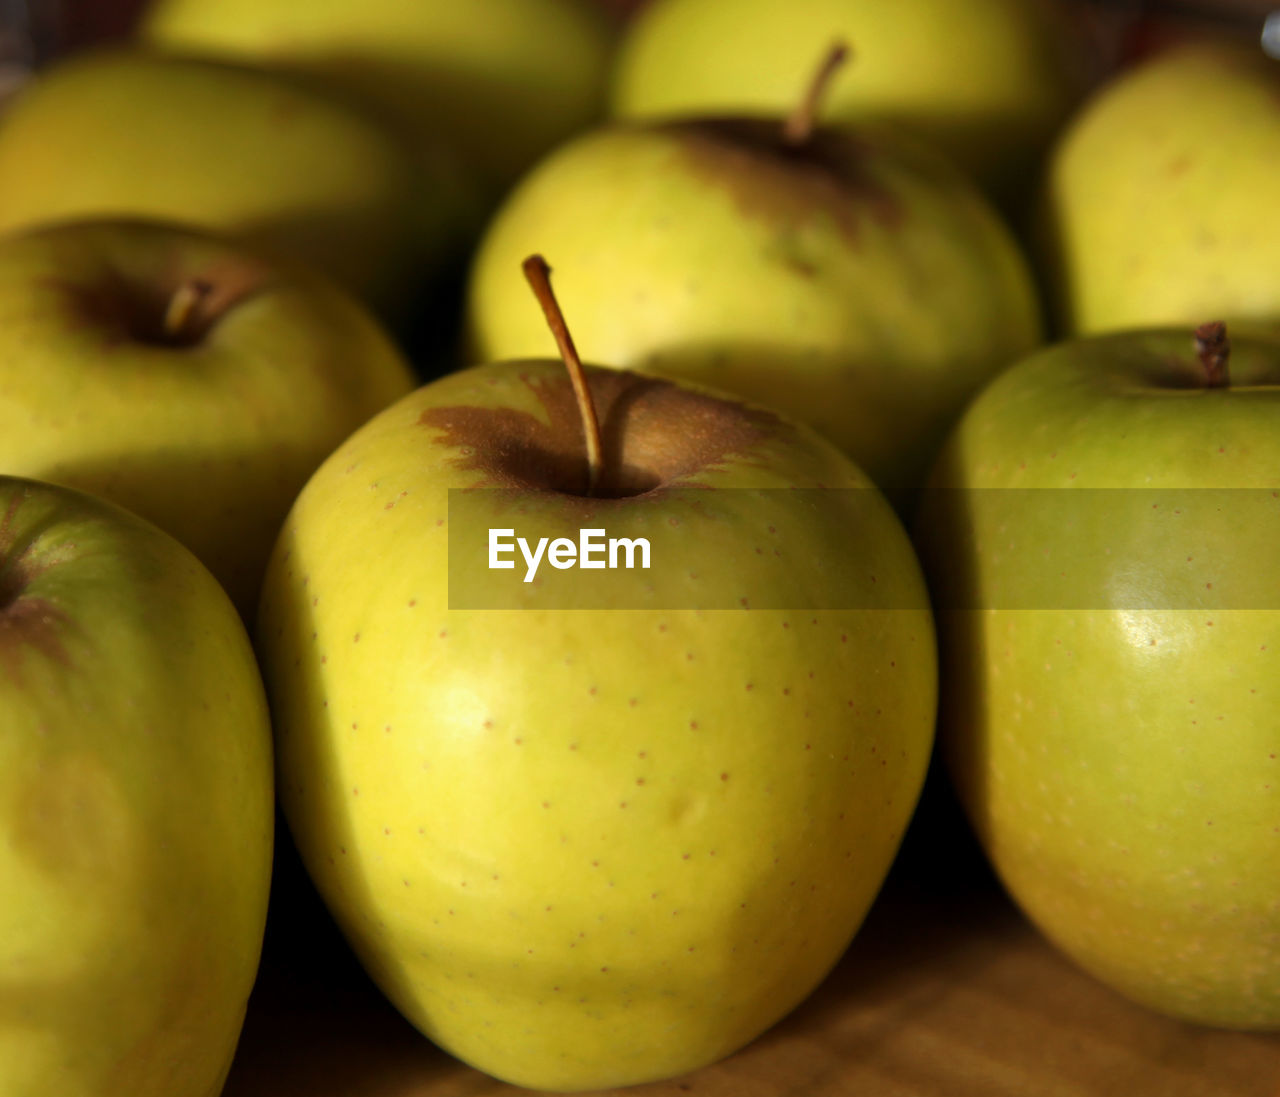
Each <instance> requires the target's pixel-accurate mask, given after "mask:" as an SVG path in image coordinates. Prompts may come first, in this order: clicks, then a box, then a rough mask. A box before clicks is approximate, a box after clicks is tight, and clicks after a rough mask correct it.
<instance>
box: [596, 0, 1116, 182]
mask: <svg viewBox="0 0 1280 1097" xmlns="http://www.w3.org/2000/svg"><path fill="white" fill-rule="evenodd" d="M835 39H843V40H845V41H847V42H848V43H849V46H850V48H851V49H852V51H853V55H854V57H853V61H852V63H851V64H850V66H849V72H848V73H847V75H846V76H845V77H842V78H841V79H840V81H838V82H837V83H836V84H835V85H833V86H832V88H831V91H830V94H829V97H828V99H827V103H826V109H825V117H826V118H827V119H828V120H829V121H830V122H832V123H833V124H854V125H860V124H862V123H865V122H868V121H874V122H878V123H888V124H891V125H893V126H900V127H902V128H903V129H906V130H909V131H910V132H911V133H913V134H914V135H915V136H916V137H917V138H919V139H921V140H923V141H926V142H928V143H929V144H931V145H935V146H936V147H937V148H939V149H941V150H943V151H944V152H945V153H946V154H947V155H948V156H950V157H951V158H953V159H954V160H955V162H956V163H957V164H960V165H961V166H962V167H964V168H965V169H966V170H968V171H969V172H970V173H971V174H973V176H974V177H975V178H976V179H978V180H979V181H980V182H982V183H983V185H984V186H985V187H986V188H987V189H988V191H989V192H990V193H991V194H992V195H993V196H995V197H997V198H998V199H999V200H1001V201H1002V202H1004V201H1015V200H1016V199H1017V197H1018V196H1019V195H1021V194H1023V193H1024V192H1025V190H1026V183H1027V180H1028V178H1030V177H1032V176H1033V174H1034V172H1035V171H1036V169H1037V167H1038V164H1039V158H1040V156H1041V155H1042V153H1043V151H1044V149H1045V147H1046V146H1047V145H1048V144H1049V142H1050V140H1051V139H1052V137H1053V135H1054V133H1055V132H1056V130H1057V128H1058V127H1059V126H1060V125H1061V124H1062V122H1063V121H1064V120H1065V119H1066V118H1067V116H1068V115H1069V114H1070V112H1071V110H1072V108H1073V107H1074V106H1075V104H1076V103H1077V102H1078V101H1079V99H1080V98H1081V96H1082V95H1083V93H1084V90H1085V88H1086V87H1087V86H1088V79H1089V76H1090V69H1091V60H1090V59H1089V58H1088V57H1087V54H1086V51H1085V50H1084V48H1083V46H1082V43H1081V41H1080V39H1079V36H1078V34H1076V33H1075V32H1074V31H1073V30H1072V27H1071V25H1070V24H1069V23H1068V22H1067V21H1066V19H1065V18H1064V17H1063V13H1062V12H1060V11H1054V10H1053V8H1052V6H1051V5H1050V4H1047V3H1040V2H1038V0H1032V2H1027V0H970V2H968V3H964V4H957V3H955V2H954V0H894V3H891V4H887V3H883V2H882V0H793V2H792V3H787V4H779V3H776V2H775V0H654V2H653V3H650V4H647V5H646V6H645V7H644V8H643V9H642V10H641V11H640V12H639V13H638V14H637V16H636V17H635V19H634V21H633V23H632V24H631V27H630V29H629V31H628V33H627V34H626V36H625V37H624V38H623V42H622V46H621V48H620V50H619V54H618V59H617V63H616V65H615V69H614V79H613V84H612V89H611V98H612V110H613V114H614V115H615V116H617V117H622V118H659V117H683V116H689V115H708V114H735V113H765V114H785V113H786V112H788V111H789V110H791V108H792V107H793V106H794V104H795V102H796V100H797V97H798V96H799V94H800V92H801V89H802V88H803V87H804V85H805V82H806V80H807V79H808V77H809V74H810V73H811V72H812V70H813V66H814V63H815V59H816V58H818V57H821V56H822V54H823V53H824V52H825V51H826V50H827V49H828V48H829V47H830V46H831V43H832V41H833V40H835Z"/></svg>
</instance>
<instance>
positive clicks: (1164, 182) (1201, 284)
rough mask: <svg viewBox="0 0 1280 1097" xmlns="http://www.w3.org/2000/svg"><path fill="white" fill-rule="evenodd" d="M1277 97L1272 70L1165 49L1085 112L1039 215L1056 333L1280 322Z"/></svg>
mask: <svg viewBox="0 0 1280 1097" xmlns="http://www.w3.org/2000/svg"><path fill="white" fill-rule="evenodd" d="M1278 97H1280V63H1277V62H1276V61H1274V60H1272V59H1270V58H1268V57H1266V56H1265V55H1264V54H1263V53H1262V52H1261V50H1259V49H1258V48H1257V46H1256V45H1254V46H1252V48H1245V47H1241V46H1233V45H1230V44H1228V43H1227V42H1222V41H1218V42H1212V43H1209V44H1206V43H1195V44H1190V43H1188V44H1183V45H1177V46H1171V47H1169V48H1167V49H1165V50H1164V51H1162V52H1160V53H1158V54H1156V55H1155V56H1153V57H1151V58H1150V59H1148V60H1146V61H1145V62H1144V63H1142V64H1139V65H1137V66H1135V67H1133V68H1130V69H1126V70H1123V71H1122V72H1121V74H1120V75H1119V76H1117V77H1116V78H1115V79H1114V80H1113V81H1112V82H1111V83H1109V84H1108V85H1107V86H1105V87H1104V88H1102V89H1101V90H1100V91H1099V92H1098V93H1097V94H1096V95H1095V96H1094V98H1093V99H1092V100H1091V101H1090V102H1089V103H1088V104H1087V105H1086V106H1085V107H1084V109H1083V110H1082V111H1081V112H1080V114H1079V115H1078V116H1077V117H1076V118H1075V119H1074V120H1073V122H1072V123H1071V125H1070V126H1069V127H1068V129H1067V130H1066V131H1065V132H1064V133H1063V134H1062V136H1061V138H1060V139H1059V141H1058V143H1057V145H1056V147H1055V148H1054V150H1053V153H1052V156H1051V157H1050V160H1049V166H1048V173H1047V178H1046V182H1045V186H1044V192H1043V195H1042V198H1041V203H1040V208H1039V210H1038V213H1037V216H1038V224H1037V227H1036V238H1037V251H1038V257H1039V262H1040V265H1041V267H1042V268H1043V270H1044V272H1045V274H1046V277H1047V280H1048V282H1049V284H1050V286H1051V287H1052V298H1053V302H1054V310H1055V313H1056V320H1057V323H1058V326H1059V328H1060V329H1061V330H1062V331H1063V332H1064V333H1068V334H1094V333H1099V332H1105V331H1117V330H1120V329H1122V328H1134V327H1148V326H1159V325H1175V324H1182V325H1187V326H1194V325H1195V324H1198V323H1201V322H1202V321H1203V320H1204V319H1205V318H1206V317H1212V318H1217V319H1222V320H1226V321H1227V322H1228V323H1231V322H1233V321H1235V322H1248V323H1253V324H1257V323H1266V324H1270V325H1271V326H1272V327H1278V326H1280V232H1277V231H1276V228H1275V218H1274V212H1275V211H1274V206H1275V181H1276V178H1277V177H1278V176H1280V110H1277V109H1276V103H1277V101H1278ZM1233 326H1238V323H1237V324H1233Z"/></svg>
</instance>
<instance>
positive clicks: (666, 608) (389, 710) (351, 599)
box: [258, 361, 935, 1090]
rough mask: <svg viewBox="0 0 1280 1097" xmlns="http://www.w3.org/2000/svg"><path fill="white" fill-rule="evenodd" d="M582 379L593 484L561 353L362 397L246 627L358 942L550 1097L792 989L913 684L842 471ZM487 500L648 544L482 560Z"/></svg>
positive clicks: (833, 458) (904, 745)
mask: <svg viewBox="0 0 1280 1097" xmlns="http://www.w3.org/2000/svg"><path fill="white" fill-rule="evenodd" d="M586 384H587V385H588V386H589V389H590V392H591V393H592V394H593V397H594V400H595V405H596V407H597V409H598V412H599V418H600V422H601V425H602V434H603V443H602V452H603V454H604V463H603V468H604V472H603V475H602V477H601V479H600V482H599V484H598V485H597V489H596V493H595V494H594V495H591V496H588V495H587V494H585V493H586V490H587V484H588V481H587V479H586V477H585V474H584V469H585V467H586V464H587V462H586V461H585V460H584V459H583V456H582V452H583V451H582V446H583V431H582V427H581V424H580V421H579V417H578V410H577V408H576V407H575V405H574V396H573V394H572V391H571V387H570V381H569V378H568V377H567V376H566V375H565V372H564V367H563V366H562V365H561V364H560V363H558V362H547V361H524V362H507V363H498V364H493V365H487V366H482V367H476V368H473V369H468V370H464V371H461V372H459V373H455V374H452V375H450V376H448V377H445V378H443V379H441V380H439V381H436V382H433V383H432V384H430V385H428V386H426V387H424V388H422V389H419V390H418V391H417V392H415V393H413V394H411V395H410V396H408V397H406V398H405V399H403V400H401V401H400V402H398V403H397V404H395V405H393V406H392V407H391V408H389V409H387V410H386V411H385V412H383V413H381V414H379V415H378V416H376V417H375V418H374V419H373V420H371V421H370V422H369V423H368V424H366V426H365V427H363V428H361V429H360V430H359V431H357V432H356V433H355V434H354V435H353V436H352V437H351V438H350V439H349V440H348V441H347V442H346V443H344V444H343V445H342V446H341V447H340V448H339V449H338V450H337V451H336V452H335V453H334V454H333V456H332V457H331V458H330V459H329V460H328V461H327V462H326V463H325V464H324V465H323V466H322V467H321V469H320V470H319V471H317V473H316V475H315V476H314V477H313V478H312V479H311V481H310V482H309V483H308V485H307V487H306V488H305V489H304V490H303V492H302V494H301V495H300V497H299V499H298V501H297V503H296V505H295V507H294V509H293V511H292V513H291V515H290V517H289V519H288V522H287V523H286V525H285V527H284V530H283V532H282V535H281V538H280V541H279V543H278V545H277V548H276V552H275V555H274V556H273V559H272V564H271V568H270V571H269V573H268V578H267V581H266V584H265V586H264V598H263V602H262V610H261V615H260V619H259V632H258V637H259V647H260V651H261V653H262V657H263V660H264V663H263V665H264V668H265V676H266V678H267V680H268V683H269V691H270V695H271V698H272V704H273V711H274V712H275V714H276V718H277V722H278V723H277V726H278V757H279V772H280V774H281V796H282V803H283V805H284V809H285V812H286V814H287V817H288V819H289V823H290V827H291V829H292V831H293V833H294V836H295V838H296V839H297V842H298V846H299V849H300V850H301V853H302V856H303V858H304V860H305V862H306V864H307V867H308V869H309V871H310V872H311V874H312V877H313V878H314V880H315V881H316V884H317V885H318V887H319V889H320V891H321V893H322V894H323V896H324V898H325V899H326V901H327V902H328V904H329V906H330V909H331V910H332V911H333V912H334V914H335V916H336V918H337V920H338V922H339V924H340V925H341V926H342V928H343V930H344V931H345V933H346V934H347V936H348V938H349V939H350V940H351V942H352V943H353V945H354V947H355V949H356V952H357V953H358V955H359V956H360V957H361V959H362V960H363V962H364V964H365V966H366V967H367V969H368V970H369V971H370V973H371V974H372V975H373V977H374V979H375V980H376V981H377V982H378V984H379V985H380V986H381V987H382V989H383V990H384V991H385V992H386V993H387V995H388V996H389V997H390V998H391V1000H392V1001H393V1002H394V1003H395V1004H396V1005H397V1006H398V1007H399V1008H400V1009H401V1010H402V1011H403V1012H404V1014H405V1015H406V1016H407V1017H408V1018H409V1019H410V1020H411V1021H413V1022H414V1024H416V1025H417V1026H418V1027H419V1028H420V1029H421V1030H422V1031H423V1032H424V1033H426V1034H427V1035H428V1036H430V1037H431V1038H432V1039H433V1040H435V1041H436V1042H437V1043H439V1044H440V1045H441V1046H442V1047H444V1048H446V1049H447V1050H449V1051H451V1052H453V1053H454V1054H456V1055H458V1056H459V1057H461V1058H462V1059H464V1060H466V1061H468V1062H470V1063H472V1064H474V1065H475V1066H477V1067H479V1068H480V1069H482V1070H485V1071H487V1072H489V1073H491V1074H494V1075H496V1076H498V1077H500V1078H503V1079H505V1080H507V1081H510V1082H514V1083H516V1084H520V1085H526V1086H535V1087H539V1088H550V1089H561V1090H566V1089H567V1090H580V1089H591V1088H601V1087H609V1086H617V1085H626V1084H631V1083H635V1082H641V1081H645V1080H652V1079H658V1078H665V1077H670V1076H671V1075H674V1074H678V1073H680V1072H683V1071H687V1070H692V1069H694V1068H696V1067H699V1066H702V1065H704V1064H706V1063H709V1062H711V1061H714V1060H716V1059H719V1058H721V1057H723V1056H725V1055H728V1054H730V1053H731V1052H733V1051H734V1050H735V1049H737V1048H738V1047H740V1046H741V1045H743V1044H745V1043H746V1042H747V1041H749V1040H751V1039H752V1038H753V1037H755V1036H756V1035H757V1034H759V1033H760V1032H761V1031H763V1030H764V1029H765V1028H767V1027H768V1026H769V1025H771V1024H772V1023H773V1022H774V1021H776V1020H777V1019H778V1018H780V1017H781V1016H783V1015H784V1014H785V1013H787V1012H788V1011H789V1010H790V1009H791V1008H792V1007H794V1006H795V1005H796V1004H797V1003H798V1002H799V1001H800V1000H801V999H802V998H804V997H805V996H806V995H807V994H808V993H809V992H810V991H811V990H812V989H813V987H814V986H815V985H816V984H817V983H818V981H819V980H820V979H821V978H822V977H823V976H824V975H825V974H826V972H827V971H828V970H829V969H830V968H831V966H832V965H833V964H834V963H835V961H836V960H837V958H838V957H839V956H840V954H841V953H842V951H843V950H844V948H845V946H846V944H847V943H848V941H849V939H850V937H851V936H852V935H853V933H854V932H855V931H856V930H857V928H858V926H859V925H860V923H861V921H862V919H863V916H864V915H865V913H866V911H867V909H868V907H869V905H870V904H871V902H872V900H873V899H874V897H875V895H876V893H877V892H878V890H879V888H880V885H881V883H882V881H883V879H884V876H885V873H886V871H887V869H888V866H889V863H890V861H891V860H892V858H893V856H894V853H895V851H896V849H897V847H898V844H899V842H900V840H901V837H902V834H903V831H904V829H905V826H906V823H907V820H908V819H909V817H910V815H911V812H912V810H913V808H914V806H915V803H916V798H917V796H918V795H919V791H920V786H921V783H922V781H923V777H924V772H925V766H926V762H927V760H928V756H929V752H930V746H931V742H932V729H933V712H934V692H935V665H934V647H933V632H932V620H931V616H930V613H929V609H928V605H927V595H926V593H925V590H924V587H923V584H922V582H921V580H920V576H919V573H918V570H917V563H916V561H915V558H914V555H913V553H912V551H911V548H910V545H909V543H908V542H907V541H906V539H905V537H904V535H903V532H902V530H901V528H900V526H899V525H898V523H897V520H896V518H895V517H894V514H893V512H892V510H891V509H890V508H889V506H888V504H887V503H886V502H885V500H884V499H883V497H882V496H881V495H880V493H879V492H878V491H876V490H875V489H874V488H873V487H872V486H871V484H870V481H868V480H867V478H866V477H865V475H864V474H862V473H861V472H860V471H859V470H858V469H857V468H856V467H855V466H854V465H853V464H852V463H851V462H849V461H848V460H847V459H846V458H844V457H843V456H842V455H841V454H840V453H839V452H838V451H837V450H835V449H834V448H833V447H832V446H830V445H829V444H828V443H826V442H824V441H823V440H821V439H820V438H819V437H818V436H817V435H816V434H814V433H813V432H812V431H809V430H807V429H805V428H802V427H798V426H794V425H792V424H790V423H787V422H785V421H783V420H781V419H779V418H778V417H777V416H775V415H774V414H773V413H771V412H766V411H763V410H760V409H758V408H751V407H747V406H744V405H742V404H740V403H738V402H736V401H734V400H731V399H727V398H724V397H722V396H718V395H714V394H711V393H709V392H707V391H705V390H699V389H694V388H691V387H687V386H680V385H677V384H675V383H673V382H669V381H662V380H657V379H655V378H652V377H644V376H641V375H639V374H634V373H628V372H626V371H619V370H603V369H595V370H591V371H590V372H589V373H588V375H587V382H586ZM491 489H492V490H491ZM513 522H514V524H515V528H516V529H517V530H518V529H521V528H525V526H526V523H527V525H528V527H539V526H541V525H549V526H550V527H553V528H556V529H563V530H572V532H573V536H574V537H578V536H580V534H581V531H582V530H583V529H586V528H588V527H594V526H597V525H598V526H602V527H607V528H608V529H610V530H612V531H616V532H619V533H621V532H622V531H623V530H629V531H631V532H632V533H638V531H640V530H645V531H648V532H649V533H651V534H652V535H653V537H654V538H655V540H654V542H653V549H652V553H653V558H652V562H651V568H649V569H648V570H640V569H639V568H638V567H637V569H636V570H622V569H620V568H619V569H615V570H608V571H593V572H590V573H583V572H581V571H578V572H568V571H563V570H562V571H558V572H555V573H554V574H555V575H559V576H562V577H566V576H574V578H572V579H569V580H567V581H560V582H553V579H552V578H551V577H549V578H547V579H546V581H545V582H542V581H541V577H539V581H537V582H531V583H528V584H526V583H524V582H523V581H522V579H521V573H522V572H525V570H526V569H525V568H524V566H523V565H522V566H521V568H520V569H519V570H506V571H503V570H488V565H486V564H485V562H484V560H485V557H484V549H483V534H484V532H485V530H486V529H487V528H496V527H498V526H503V525H511V524H512V523H513ZM477 533H478V534H480V535H481V537H480V543H479V544H474V543H473V539H472V537H471V536H470V535H472V534H477ZM472 547H474V548H476V549H477V551H475V552H471V551H470V549H471V548H472ZM555 566H556V567H559V566H560V565H558V564H557V565H555ZM545 571H546V573H547V575H548V576H551V575H552V568H551V567H547V568H546V569H545ZM584 574H587V575H589V576H598V577H600V578H599V580H598V581H595V582H590V583H589V582H588V580H587V579H582V580H580V581H579V580H578V579H577V578H576V577H577V576H581V575H584ZM502 577H506V579H507V580H510V581H509V582H506V581H504V580H503V579H502ZM579 582H580V585H579ZM495 596H496V603H495Z"/></svg>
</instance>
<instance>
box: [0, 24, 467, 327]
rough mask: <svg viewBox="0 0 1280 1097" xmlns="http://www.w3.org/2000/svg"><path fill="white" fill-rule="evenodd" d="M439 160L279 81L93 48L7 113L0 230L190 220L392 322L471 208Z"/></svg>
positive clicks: (58, 68) (26, 92)
mask: <svg viewBox="0 0 1280 1097" xmlns="http://www.w3.org/2000/svg"><path fill="white" fill-rule="evenodd" d="M443 155H444V154H443V153H441V154H440V158H437V159H431V158H429V157H428V155H427V153H426V152H425V151H423V152H422V154H421V155H420V156H416V157H414V156H410V154H409V153H408V152H407V151H406V150H405V149H403V148H402V147H401V144H400V142H399V140H398V139H397V138H396V137H395V136H394V135H393V134H392V133H391V132H390V131H388V130H387V129H385V127H383V126H382V125H381V124H380V123H379V122H377V121H376V120H375V119H374V118H373V117H372V116H370V115H367V114H365V113H364V112H361V111H359V110H358V109H357V108H356V107H355V106H354V105H352V104H349V103H347V102H344V101H341V100H338V99H337V98H334V97H331V96H329V95H323V94H322V93H320V92H319V91H317V90H315V89H312V88H308V87H304V86H301V85H299V84H297V83H296V82H293V81H289V80H286V79H285V78H283V77H281V76H279V75H276V74H272V73H267V72H257V71H254V70H252V69H249V68H245V67H240V66H235V65H231V64H220V63H215V62H211V61H198V60H195V59H190V58H179V57H162V56H155V55H153V54H149V53H146V52H143V51H141V50H138V49H126V48H115V49H109V50H108V49H100V50H96V51H93V52H90V53H84V54H77V55H74V56H70V57H67V58H64V59H62V60H60V61H57V62H55V63H53V64H52V65H50V66H47V67H45V68H44V69H41V70H40V71H39V73H38V74H37V76H36V77H35V78H34V79H32V80H31V81H29V82H28V83H27V85H26V86H25V87H24V88H23V89H22V90H21V91H20V92H19V93H18V94H17V95H16V96H15V97H14V99H13V101H12V102H11V103H10V104H9V106H8V107H7V109H6V111H5V113H4V114H3V116H0V231H11V230H13V229H16V228H21V227H29V226H32V225H36V224H48V223H51V222H54V221H60V220H67V219H73V218H87V217H146V218H152V219H157V220H172V221H179V222H184V223H187V224H191V225H195V226H199V227H203V228H206V229H210V230H216V231H219V232H225V233H229V234H234V235H236V236H238V237H241V238H243V239H244V240H246V241H247V242H249V243H250V244H251V245H253V246H255V247H257V248H259V249H263V250H267V251H270V252H273V253H276V254H278V255H281V256H285V257H290V258H293V259H295V260H301V261H303V262H306V263H308V264H310V265H312V266H314V267H316V268H318V269H320V270H322V271H324V272H325V273H327V274H328V275H330V276H331V277H333V278H335V279H336V280H338V281H339V282H341V283H342V284H343V285H345V286H346V287H347V288H348V289H350V290H352V291H353V292H355V293H357V294H359V295H360V296H362V297H364V298H366V299H367V300H368V301H369V302H370V303H372V304H374V305H375V306H376V307H378V308H379V309H380V310H381V311H382V312H383V313H384V314H386V315H387V316H398V315H399V314H400V312H401V311H402V310H404V309H405V308H406V306H407V301H406V297H407V290H408V288H409V286H410V285H411V283H412V282H413V280H415V279H416V278H419V277H423V278H425V277H428V276H430V275H431V274H432V273H433V272H434V270H435V265H436V264H437V263H439V264H443V263H445V261H446V259H447V258H448V257H449V256H450V255H451V254H452V252H453V250H454V249H455V248H456V246H457V242H456V235H457V233H458V231H459V229H458V223H459V218H460V214H459V212H458V211H459V209H461V208H462V207H463V204H464V201H465V200H464V199H463V197H462V193H461V189H460V188H461V183H460V182H459V181H458V180H457V179H456V178H455V176H454V174H453V170H454V169H453V167H452V166H451V165H450V164H449V163H447V162H446V161H445V160H444V159H443ZM415 304H416V302H415Z"/></svg>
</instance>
